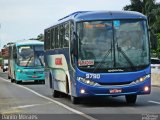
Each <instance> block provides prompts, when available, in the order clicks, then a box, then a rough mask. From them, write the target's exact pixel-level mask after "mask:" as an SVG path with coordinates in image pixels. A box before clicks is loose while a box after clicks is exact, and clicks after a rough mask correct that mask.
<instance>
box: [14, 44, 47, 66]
mask: <svg viewBox="0 0 160 120" xmlns="http://www.w3.org/2000/svg"><path fill="white" fill-rule="evenodd" d="M43 52H44V51H43V46H42V45H34V46H33V45H32V46H30V45H25V46H19V47H18V51H17V54H18V55H17V64H18V65H19V66H25V67H31V66H43V65H44V61H43V54H44V53H43Z"/></svg>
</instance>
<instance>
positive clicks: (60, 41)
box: [59, 25, 65, 48]
mask: <svg viewBox="0 0 160 120" xmlns="http://www.w3.org/2000/svg"><path fill="white" fill-rule="evenodd" d="M64 31H65V30H64V25H60V29H59V48H62V47H63V41H64V40H63V39H64Z"/></svg>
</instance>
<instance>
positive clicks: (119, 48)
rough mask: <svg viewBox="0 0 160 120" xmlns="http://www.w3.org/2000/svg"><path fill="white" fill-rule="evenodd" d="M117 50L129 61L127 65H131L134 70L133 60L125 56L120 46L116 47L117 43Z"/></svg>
mask: <svg viewBox="0 0 160 120" xmlns="http://www.w3.org/2000/svg"><path fill="white" fill-rule="evenodd" d="M117 50H118V51H119V52H120V53H121V54H122V55H123V56H124V58H125V59H126V60H127V62H128V63H129V65H130V66H131V68H132V69H133V70H135V67H134V64H133V62H132V61H131V60H130V59H129V57H128V56H127V54H126V53H125V52H124V51H123V50H122V48H121V47H118V45H117Z"/></svg>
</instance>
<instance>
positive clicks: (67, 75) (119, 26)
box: [44, 11, 151, 104]
mask: <svg viewBox="0 0 160 120" xmlns="http://www.w3.org/2000/svg"><path fill="white" fill-rule="evenodd" d="M148 31H149V29H148V23H147V18H146V16H144V15H143V14H141V13H138V12H131V11H108V12H107V11H80V12H75V13H73V14H70V15H68V16H66V17H64V18H62V19H60V20H59V21H58V23H57V24H55V25H53V26H51V27H49V28H47V29H45V31H44V32H45V41H44V46H45V65H46V66H45V79H46V81H47V84H48V85H49V86H50V88H51V89H52V90H53V96H54V97H59V95H60V94H61V93H65V94H68V95H70V96H71V101H72V102H73V103H78V102H80V99H81V98H82V97H89V96H122V95H123V96H125V98H126V102H127V103H130V104H134V103H135V102H136V99H137V95H144V94H150V91H151V77H150V76H151V75H150V74H151V67H150V41H149V34H148Z"/></svg>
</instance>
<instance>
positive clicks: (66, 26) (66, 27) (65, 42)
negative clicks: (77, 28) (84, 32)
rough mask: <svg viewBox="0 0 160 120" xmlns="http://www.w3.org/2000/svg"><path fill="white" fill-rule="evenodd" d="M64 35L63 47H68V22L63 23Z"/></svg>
mask: <svg viewBox="0 0 160 120" xmlns="http://www.w3.org/2000/svg"><path fill="white" fill-rule="evenodd" d="M64 34H65V36H64V42H63V47H69V37H70V36H69V34H70V29H69V23H66V24H65V33H64Z"/></svg>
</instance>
